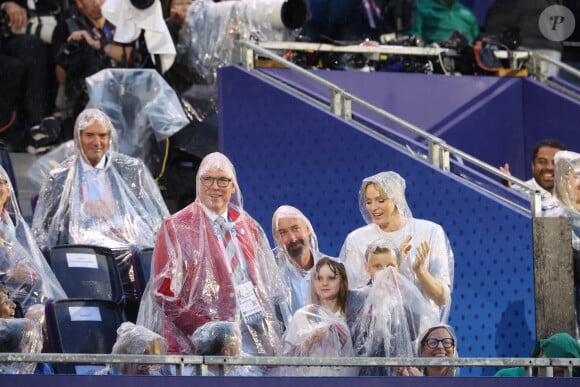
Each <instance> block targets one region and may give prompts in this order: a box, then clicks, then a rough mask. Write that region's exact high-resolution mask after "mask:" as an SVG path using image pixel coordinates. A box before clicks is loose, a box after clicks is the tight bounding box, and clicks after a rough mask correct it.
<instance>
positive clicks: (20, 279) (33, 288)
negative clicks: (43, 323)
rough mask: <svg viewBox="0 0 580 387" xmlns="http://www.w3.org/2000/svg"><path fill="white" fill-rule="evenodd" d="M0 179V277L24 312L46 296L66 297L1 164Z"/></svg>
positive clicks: (41, 301) (43, 300)
mask: <svg viewBox="0 0 580 387" xmlns="http://www.w3.org/2000/svg"><path fill="white" fill-rule="evenodd" d="M0 179H1V180H2V181H5V182H6V183H5V187H2V191H3V192H5V194H6V195H7V197H6V202H5V203H4V206H3V207H2V208H1V209H0V211H1V213H0V280H1V281H3V282H4V283H5V284H6V286H7V287H8V290H9V292H10V298H12V299H13V300H15V301H18V303H19V304H20V305H21V306H22V308H23V310H24V311H26V310H27V309H28V308H29V307H30V306H31V305H34V304H38V303H44V302H45V301H46V300H47V299H48V298H52V299H55V300H58V299H62V298H66V294H65V292H64V290H63V289H62V286H61V285H60V283H59V282H58V280H57V279H56V276H55V275H54V273H53V272H52V269H51V268H50V266H49V265H48V263H47V261H46V259H45V258H44V256H43V254H42V252H41V251H40V248H39V247H38V245H37V244H36V241H35V240H34V238H33V236H32V232H31V231H30V228H29V227H28V224H26V221H25V220H24V218H23V217H22V213H21V212H20V208H19V207H18V202H17V200H16V196H15V195H14V189H13V187H12V183H11V182H10V179H9V177H8V173H7V172H6V171H5V170H4V168H2V167H1V166H0Z"/></svg>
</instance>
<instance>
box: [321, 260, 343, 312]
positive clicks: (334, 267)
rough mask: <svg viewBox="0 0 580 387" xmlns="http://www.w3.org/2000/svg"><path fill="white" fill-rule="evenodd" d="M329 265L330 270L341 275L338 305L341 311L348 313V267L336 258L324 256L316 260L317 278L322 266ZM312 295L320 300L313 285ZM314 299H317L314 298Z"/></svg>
mask: <svg viewBox="0 0 580 387" xmlns="http://www.w3.org/2000/svg"><path fill="white" fill-rule="evenodd" d="M325 265H328V267H329V268H330V271H332V273H333V274H334V275H338V276H339V277H340V289H339V291H338V307H339V308H340V312H341V313H343V314H344V313H346V296H347V293H348V278H347V276H346V269H345V267H344V264H343V263H342V262H340V261H337V260H336V259H332V258H330V257H322V258H320V259H319V260H318V261H317V262H316V266H315V267H314V273H315V276H316V278H318V272H319V271H320V269H321V268H322V266H325ZM312 296H313V297H316V300H317V301H318V295H316V293H315V292H314V287H312ZM312 301H315V300H314V299H313V300H312Z"/></svg>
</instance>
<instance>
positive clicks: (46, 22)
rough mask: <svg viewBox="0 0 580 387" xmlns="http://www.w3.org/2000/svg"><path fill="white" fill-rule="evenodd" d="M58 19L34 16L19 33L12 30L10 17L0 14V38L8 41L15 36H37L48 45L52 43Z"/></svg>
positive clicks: (48, 16) (3, 13)
mask: <svg viewBox="0 0 580 387" xmlns="http://www.w3.org/2000/svg"><path fill="white" fill-rule="evenodd" d="M56 24H57V21H56V17H54V16H53V15H43V16H33V17H31V18H30V19H28V23H27V24H26V25H25V26H24V27H22V29H20V30H18V31H13V30H12V29H11V28H10V17H9V16H8V14H7V13H6V12H5V11H1V12H0V38H1V39H8V38H9V37H10V36H12V35H13V34H17V35H21V34H29V35H36V36H38V37H40V38H41V39H42V41H44V42H45V43H47V44H50V43H52V34H53V32H54V29H55V27H56Z"/></svg>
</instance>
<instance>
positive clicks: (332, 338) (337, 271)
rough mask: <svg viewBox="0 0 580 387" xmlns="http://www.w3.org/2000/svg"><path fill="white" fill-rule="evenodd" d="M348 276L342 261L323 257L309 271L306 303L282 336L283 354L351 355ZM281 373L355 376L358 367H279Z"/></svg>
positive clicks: (291, 374)
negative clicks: (347, 312)
mask: <svg viewBox="0 0 580 387" xmlns="http://www.w3.org/2000/svg"><path fill="white" fill-rule="evenodd" d="M347 292H348V279H347V277H346V270H345V268H344V265H343V264H342V262H339V261H337V260H334V259H331V258H329V257H322V258H320V259H319V260H318V262H317V263H316V266H315V267H314V269H313V272H312V281H311V286H310V299H309V302H310V303H309V304H308V305H306V306H304V307H302V308H300V309H298V310H297V311H296V313H294V316H293V317H292V319H291V320H290V324H289V325H288V327H287V329H286V332H285V333H284V337H283V355H284V356H297V357H353V356H354V351H353V347H352V340H351V336H350V330H349V329H348V325H347V324H346V321H345V319H346V308H347V307H346V303H347ZM277 374H279V375H283V376H355V375H358V368H357V367H281V368H280V369H278V370H277Z"/></svg>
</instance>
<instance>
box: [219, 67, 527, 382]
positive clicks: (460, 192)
mask: <svg viewBox="0 0 580 387" xmlns="http://www.w3.org/2000/svg"><path fill="white" fill-rule="evenodd" d="M218 83H219V101H220V107H219V109H220V112H222V114H220V128H221V130H222V131H223V136H222V137H221V143H220V149H221V150H222V151H223V152H225V154H227V155H228V156H229V157H230V158H231V160H232V162H233V163H234V165H235V166H236V168H237V174H238V178H239V181H240V187H241V191H242V193H243V195H244V207H245V209H246V210H247V211H248V212H249V213H250V214H252V215H253V216H254V217H255V218H256V219H257V220H258V221H259V222H260V224H261V225H262V226H263V227H264V229H265V231H266V233H267V234H268V235H270V234H271V217H272V213H273V212H274V210H275V209H276V208H277V207H278V206H280V205H282V204H290V205H293V206H296V207H298V208H300V209H301V210H302V211H303V212H304V213H305V214H306V216H308V217H309V218H310V220H311V222H312V224H313V226H314V228H315V231H316V233H317V235H318V239H319V241H320V248H321V250H322V251H324V252H325V253H327V254H330V255H334V256H336V255H337V254H338V252H339V250H340V247H341V245H342V243H343V241H344V238H345V237H346V235H347V234H348V233H349V232H350V231H352V230H353V229H355V228H357V227H360V226H361V225H363V220H362V217H361V214H360V212H359V210H358V204H357V195H358V189H359V186H360V182H361V180H362V178H364V177H366V176H369V175H372V174H375V173H377V172H380V171H385V170H394V171H397V172H399V173H400V174H401V175H402V176H403V177H405V178H406V180H407V198H408V202H409V206H410V207H411V209H412V210H413V213H414V216H415V217H418V218H425V219H429V220H432V221H435V222H437V223H440V224H441V225H442V226H443V227H444V229H445V230H446V232H447V234H448V237H449V239H450V241H451V244H452V246H453V250H454V253H455V259H456V268H455V284H454V291H453V306H452V312H451V318H450V323H451V324H452V325H453V326H454V327H455V328H456V329H457V334H458V336H459V342H460V345H459V348H458V349H459V351H460V354H461V356H464V357H478V356H486V357H496V356H527V355H528V354H529V352H530V350H531V345H532V343H533V341H534V335H535V321H534V317H535V316H534V282H533V259H532V232H531V219H530V217H529V216H527V215H524V214H521V213H519V212H516V211H514V210H511V209H510V208H507V207H505V206H504V205H502V204H500V203H498V202H496V201H495V200H494V199H493V198H491V197H488V196H486V195H484V194H481V193H479V192H477V191H475V190H474V189H472V188H470V187H469V186H467V185H465V184H463V182H462V180H461V178H459V177H457V176H455V175H452V174H444V173H442V172H441V171H439V170H436V169H434V168H432V167H431V166H430V165H428V164H426V163H424V162H423V161H420V160H415V159H413V158H411V157H409V156H408V155H407V154H406V153H401V152H400V151H399V150H398V149H396V148H393V147H392V146H390V145H388V144H385V143H383V142H382V141H380V140H378V139H376V138H373V137H371V136H369V135H367V134H365V133H363V132H361V131H359V130H358V129H357V128H356V127H354V126H352V125H351V124H349V123H347V122H345V121H343V120H341V119H339V118H337V117H334V116H332V115H330V114H329V113H328V112H326V111H324V110H321V109H320V108H318V107H316V106H314V105H312V104H310V103H309V102H307V101H303V100H300V99H298V98H296V97H294V96H291V95H289V94H288V93H286V92H285V91H283V90H281V89H279V88H278V87H277V86H274V85H271V84H269V83H267V82H264V81H261V80H258V79H256V78H255V77H254V76H252V75H251V74H249V73H247V72H246V71H245V70H243V69H241V68H238V67H226V68H223V69H220V71H219V77H218ZM481 372H483V371H481V370H472V374H478V373H479V374H481ZM485 372H490V373H492V372H493V370H492V369H490V370H487V371H485Z"/></svg>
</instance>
